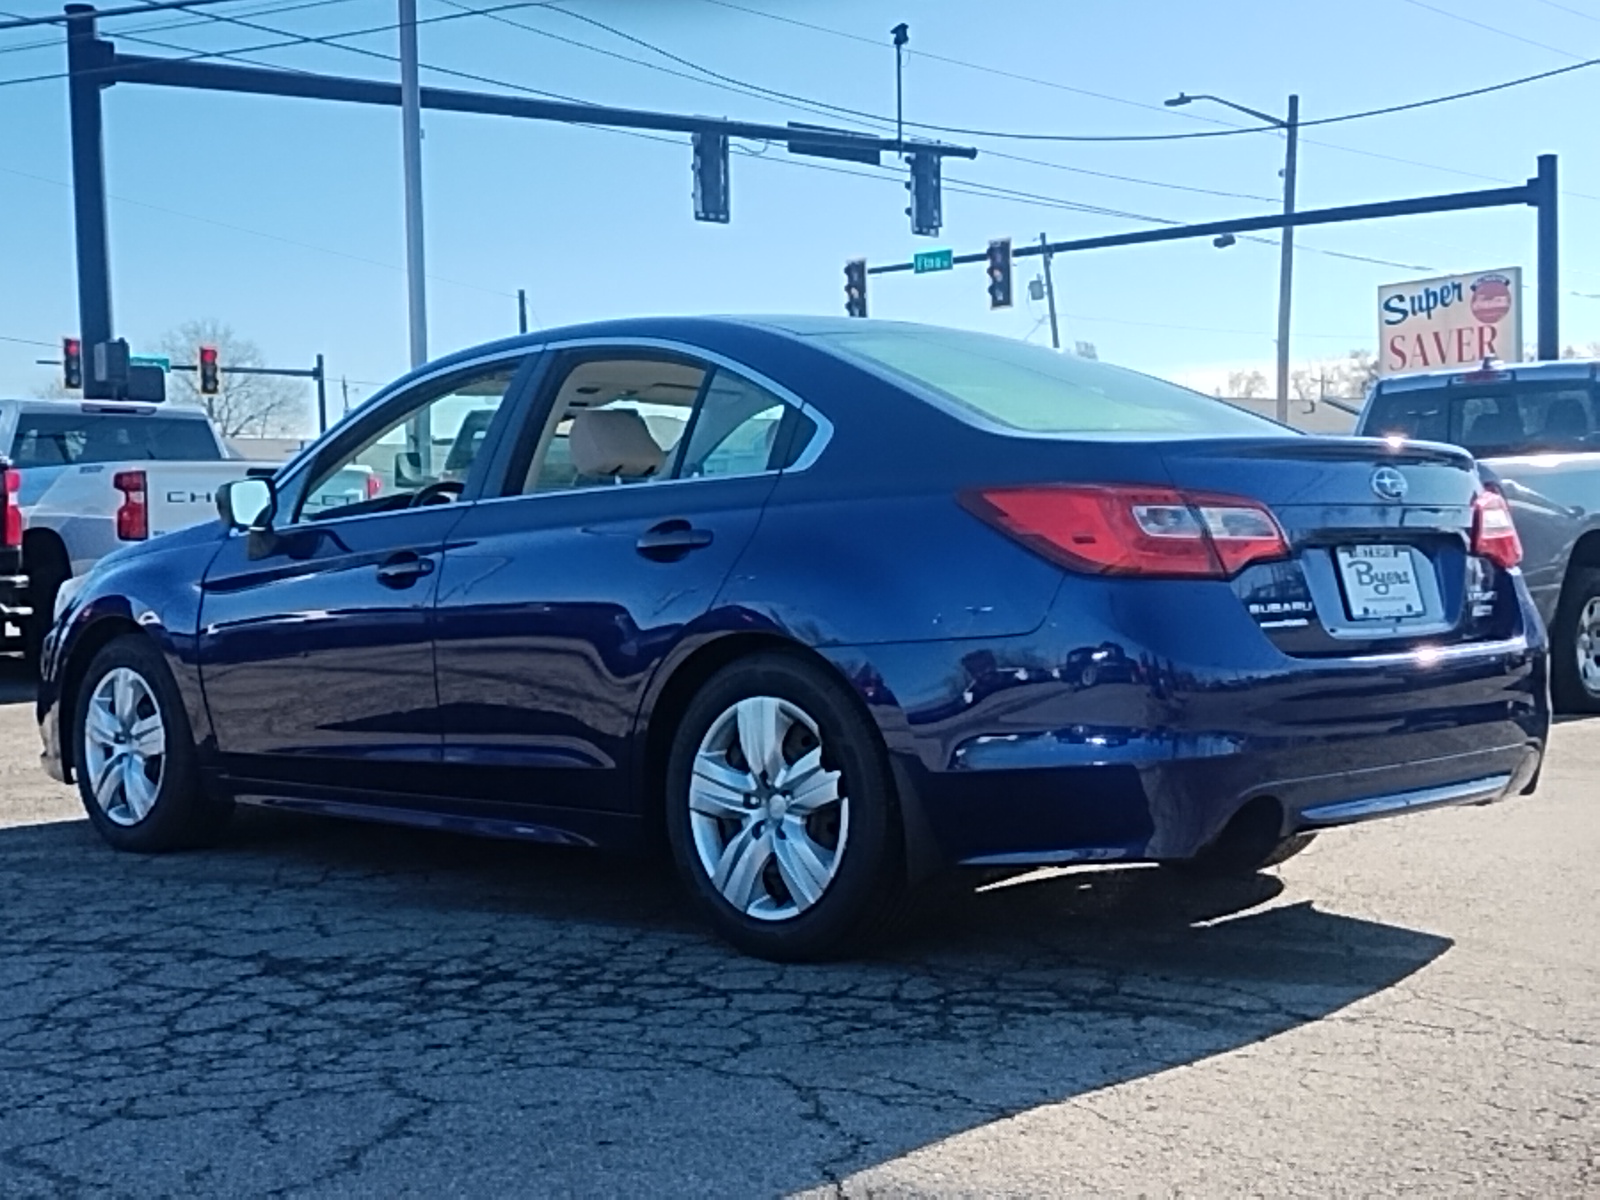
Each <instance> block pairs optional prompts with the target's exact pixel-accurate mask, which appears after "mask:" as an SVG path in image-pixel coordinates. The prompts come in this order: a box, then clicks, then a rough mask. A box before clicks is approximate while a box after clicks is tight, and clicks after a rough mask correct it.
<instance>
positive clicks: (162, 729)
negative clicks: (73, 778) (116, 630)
mask: <svg viewBox="0 0 1600 1200" xmlns="http://www.w3.org/2000/svg"><path fill="white" fill-rule="evenodd" d="M83 725H84V728H83V738H84V751H85V754H84V762H85V765H86V767H87V768H88V776H89V789H90V791H91V792H92V793H93V795H94V799H95V803H96V804H98V805H99V806H100V809H101V811H102V812H104V813H105V815H106V817H107V818H108V819H109V820H111V821H112V822H114V823H115V824H118V825H123V826H132V825H137V824H138V823H139V822H140V821H142V820H144V819H145V817H147V816H149V815H150V810H151V809H152V808H153V807H155V802H156V797H157V796H158V795H160V793H161V779H162V775H163V773H164V771H165V769H166V758H167V730H166V725H165V723H164V722H163V721H162V719H161V706H160V705H159V704H158V703H157V702H156V696H155V691H154V689H153V688H151V686H150V684H149V683H148V682H147V681H146V680H145V678H144V676H142V675H140V674H139V673H138V672H137V671H135V670H133V669H132V668H130V667H116V668H114V669H112V670H110V671H108V672H106V674H105V676H104V677H102V678H101V680H100V682H99V684H98V685H96V687H95V689H94V693H93V694H92V695H91V696H90V697H89V707H88V710H87V713H86V715H85V718H84V723H83Z"/></svg>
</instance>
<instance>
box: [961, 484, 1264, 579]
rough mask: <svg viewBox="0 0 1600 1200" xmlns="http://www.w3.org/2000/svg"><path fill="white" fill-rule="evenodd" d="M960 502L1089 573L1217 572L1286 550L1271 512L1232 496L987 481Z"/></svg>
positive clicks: (1204, 575) (1200, 575)
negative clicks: (1002, 484) (1004, 484)
mask: <svg viewBox="0 0 1600 1200" xmlns="http://www.w3.org/2000/svg"><path fill="white" fill-rule="evenodd" d="M965 503H966V505H967V507H968V508H969V509H971V510H972V511H973V512H975V513H976V514H977V515H978V516H980V517H982V518H984V519H985V520H987V521H989V522H990V523H992V524H994V525H998V526H999V527H1000V528H1001V529H1003V530H1005V531H1006V532H1007V533H1009V534H1011V536H1013V537H1015V538H1017V539H1018V540H1019V541H1022V542H1024V543H1026V544H1027V545H1029V546H1031V547H1033V549H1035V550H1037V551H1038V552H1039V553H1040V554H1043V555H1044V556H1045V557H1046V558H1050V559H1053V560H1054V561H1056V562H1059V563H1061V564H1062V565H1063V566H1067V567H1071V568H1072V569H1073V570H1075V571H1086V572H1089V573H1090V574H1095V575H1166V576H1178V577H1183V578H1197V579H1223V578H1227V577H1228V576H1231V575H1235V574H1237V573H1238V572H1239V571H1242V570H1243V569H1244V568H1245V567H1247V566H1249V565H1250V564H1251V563H1255V562H1263V561H1267V560H1270V559H1275V558H1286V557H1287V556H1288V553H1289V546H1288V543H1287V542H1286V541H1285V540H1284V536H1283V531H1282V530H1281V529H1279V528H1278V523H1277V521H1275V520H1274V519H1273V517H1272V514H1271V513H1269V512H1268V511H1267V510H1266V509H1265V508H1263V507H1262V506H1261V505H1260V504H1257V503H1256V502H1255V501H1254V500H1245V499H1241V498H1239V497H1237V496H1216V495H1210V494H1202V493H1194V492H1180V491H1178V490H1176V489H1174V488H1163V487H1140V486H1136V485H1134V486H1130V485H1090V486H1077V485H1069V486H1059V487H1049V486H1046V487H1025V488H989V489H985V490H983V491H980V492H976V493H973V494H972V495H970V496H969V497H967V498H966V499H965Z"/></svg>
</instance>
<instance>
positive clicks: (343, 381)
mask: <svg viewBox="0 0 1600 1200" xmlns="http://www.w3.org/2000/svg"><path fill="white" fill-rule="evenodd" d="M339 391H340V393H341V394H342V395H343V396H344V413H345V416H349V415H350V380H349V379H347V378H346V377H345V376H343V375H341V376H339Z"/></svg>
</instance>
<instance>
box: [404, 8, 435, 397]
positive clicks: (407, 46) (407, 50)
mask: <svg viewBox="0 0 1600 1200" xmlns="http://www.w3.org/2000/svg"><path fill="white" fill-rule="evenodd" d="M400 137H401V146H402V150H403V153H404V158H405V188H406V201H405V204H406V299H407V313H408V316H409V318H410V328H411V365H412V366H413V367H420V366H421V365H422V364H423V363H425V362H427V361H428V301H427V293H426V290H425V280H424V277H423V258H422V85H421V81H420V80H419V79H418V77H417V0H400Z"/></svg>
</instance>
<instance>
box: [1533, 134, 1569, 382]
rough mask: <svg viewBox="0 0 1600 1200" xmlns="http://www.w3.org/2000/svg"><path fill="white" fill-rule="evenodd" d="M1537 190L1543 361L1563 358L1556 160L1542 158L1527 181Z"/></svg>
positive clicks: (1541, 354)
mask: <svg viewBox="0 0 1600 1200" xmlns="http://www.w3.org/2000/svg"><path fill="white" fill-rule="evenodd" d="M1528 182H1529V184H1530V185H1531V186H1532V187H1533V190H1534V203H1535V204H1536V205H1537V206H1538V223H1539V248H1538V261H1539V292H1538V308H1539V347H1538V353H1539V357H1540V358H1546V359H1549V358H1560V357H1561V287H1560V284H1561V261H1560V254H1559V250H1558V248H1559V245H1560V243H1559V241H1558V233H1559V229H1558V227H1557V224H1556V196H1557V191H1556V156H1555V155H1554V154H1541V155H1540V156H1539V173H1538V175H1536V176H1534V178H1532V179H1531V180H1529V181H1528Z"/></svg>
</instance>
